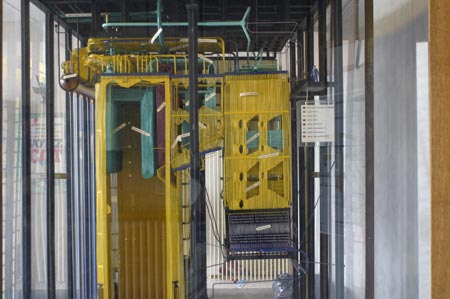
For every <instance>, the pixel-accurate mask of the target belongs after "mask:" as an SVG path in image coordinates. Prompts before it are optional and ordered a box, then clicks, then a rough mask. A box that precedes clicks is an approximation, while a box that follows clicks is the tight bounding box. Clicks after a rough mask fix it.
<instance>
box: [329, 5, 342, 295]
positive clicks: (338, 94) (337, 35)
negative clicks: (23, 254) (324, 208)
mask: <svg viewBox="0 0 450 299" xmlns="http://www.w3.org/2000/svg"><path fill="white" fill-rule="evenodd" d="M332 17H333V24H332V25H333V26H332V27H333V42H334V43H333V47H334V118H335V119H334V121H335V123H334V130H335V133H334V135H335V145H334V146H335V147H334V149H335V165H334V171H335V207H336V208H335V232H336V233H335V244H336V245H335V246H336V247H335V256H336V268H335V271H336V273H335V276H336V299H343V298H344V296H345V292H344V95H343V92H344V88H343V49H342V0H335V1H333V2H332Z"/></svg>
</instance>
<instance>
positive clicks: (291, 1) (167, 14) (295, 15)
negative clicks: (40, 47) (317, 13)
mask: <svg viewBox="0 0 450 299" xmlns="http://www.w3.org/2000/svg"><path fill="white" fill-rule="evenodd" d="M160 1H161V6H162V12H161V18H162V21H163V22H187V11H186V4H188V3H190V1H179V0H178V1H177V0H160ZM315 1H316V0H280V1H278V0H200V1H198V2H197V3H198V4H199V21H200V22H208V21H221V22H224V21H240V20H241V19H242V18H243V16H244V13H245V11H246V9H247V8H248V7H250V9H251V10H250V14H249V17H248V19H247V22H246V28H247V30H248V32H249V35H250V38H251V46H250V50H251V51H259V50H260V49H262V50H264V51H268V52H272V51H273V52H279V51H281V50H282V49H283V47H284V45H285V44H286V42H287V40H288V39H289V38H290V36H291V35H292V33H293V32H295V31H296V30H297V29H298V28H299V27H301V26H302V24H304V20H305V17H306V16H307V14H308V13H309V12H310V11H311V10H312V9H313V7H314V5H313V3H314V2H315ZM40 2H41V3H43V4H44V5H45V6H47V7H49V8H50V9H51V11H53V12H55V13H56V14H57V15H58V16H59V17H60V18H62V19H63V20H64V21H65V22H66V23H68V24H69V25H70V26H71V27H72V28H73V30H75V31H77V28H78V31H79V32H80V34H81V35H82V36H83V37H92V36H96V37H113V36H121V37H149V38H151V37H152V36H153V35H154V33H155V31H156V28H157V27H156V26H154V27H120V28H115V30H114V29H113V30H108V31H105V30H103V28H102V27H101V25H102V24H103V23H104V22H105V17H104V16H102V14H103V13H108V14H109V18H110V19H109V21H110V22H124V21H128V22H156V19H157V0H152V1H143V0H115V1H108V0H40ZM74 13H91V16H94V18H92V17H90V16H84V17H81V16H80V17H78V18H74V17H71V18H67V16H68V14H74ZM187 34H188V32H187V27H186V26H178V27H163V35H164V37H186V36H187ZM198 35H199V37H222V38H224V39H225V41H226V45H227V49H228V50H229V51H236V47H239V50H240V51H245V50H246V49H247V39H246V37H245V35H244V32H243V30H242V28H241V27H239V26H220V27H218V26H211V27H209V26H208V27H207V26H201V27H199V31H198Z"/></svg>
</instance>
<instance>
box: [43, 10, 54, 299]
mask: <svg viewBox="0 0 450 299" xmlns="http://www.w3.org/2000/svg"><path fill="white" fill-rule="evenodd" d="M54 52H55V43H54V19H53V14H51V13H46V15H45V78H46V80H45V82H46V86H45V87H46V91H45V111H46V116H45V128H46V138H45V142H46V153H47V154H46V161H47V292H48V298H49V299H54V298H56V281H55V273H56V270H55V157H54V156H55V155H54V154H53V153H54V152H55V140H54V139H55V138H54V137H55V130H54V127H55V93H54V92H55V83H54V82H55V69H54V65H55V64H54V58H55V55H54Z"/></svg>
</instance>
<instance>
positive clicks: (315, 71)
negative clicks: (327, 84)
mask: <svg viewBox="0 0 450 299" xmlns="http://www.w3.org/2000/svg"><path fill="white" fill-rule="evenodd" d="M311 81H312V82H319V70H318V69H317V67H316V66H315V65H314V66H313V68H312V70H311Z"/></svg>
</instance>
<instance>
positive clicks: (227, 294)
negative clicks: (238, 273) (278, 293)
mask: <svg viewBox="0 0 450 299" xmlns="http://www.w3.org/2000/svg"><path fill="white" fill-rule="evenodd" d="M208 298H213V299H222V298H232V299H274V293H273V290H272V283H268V282H258V283H247V284H246V283H230V282H216V283H214V285H213V284H208Z"/></svg>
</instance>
